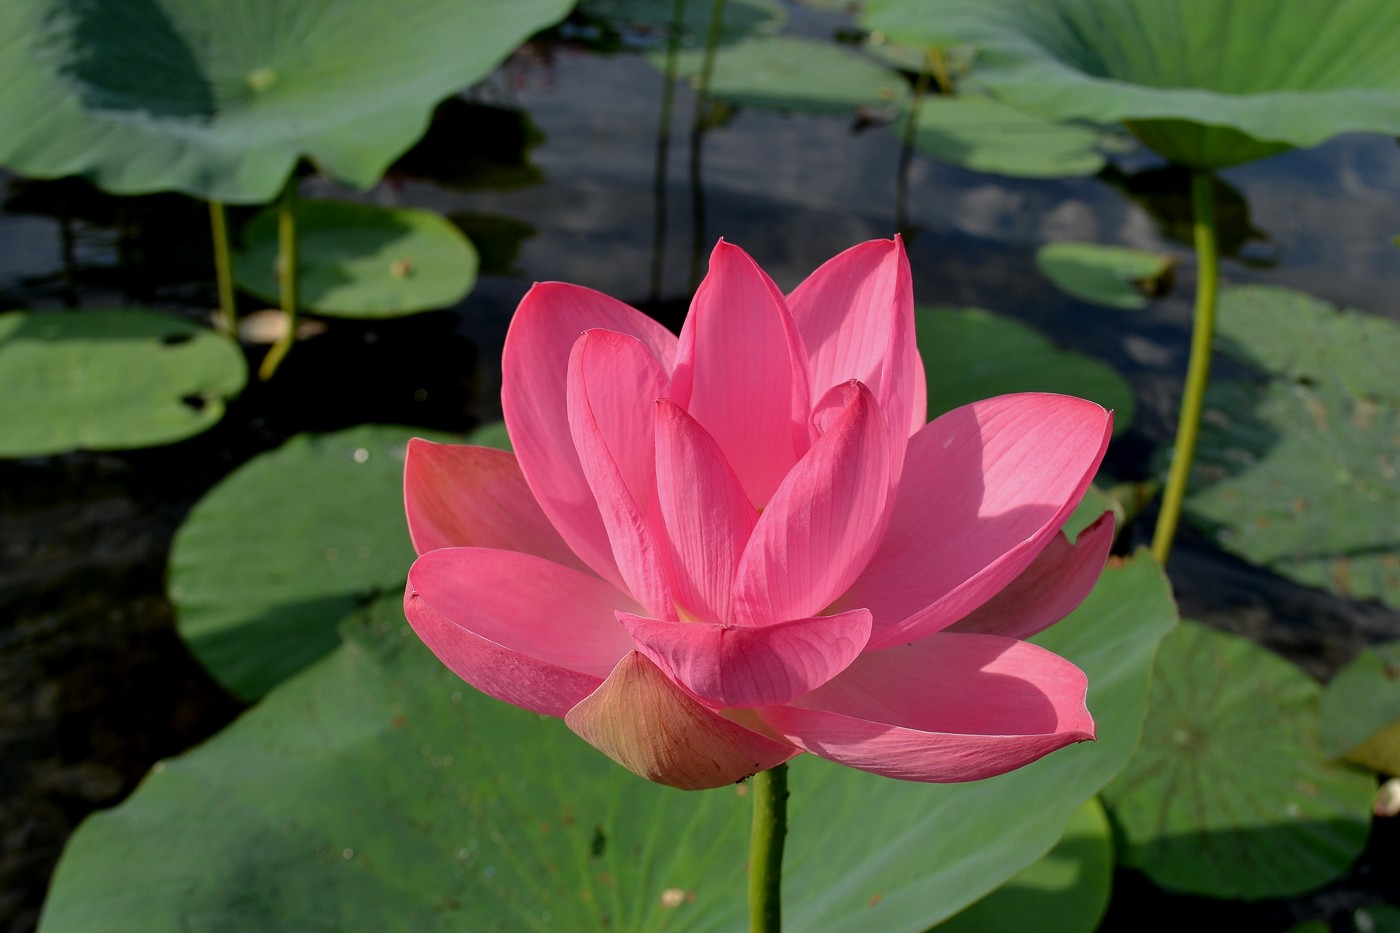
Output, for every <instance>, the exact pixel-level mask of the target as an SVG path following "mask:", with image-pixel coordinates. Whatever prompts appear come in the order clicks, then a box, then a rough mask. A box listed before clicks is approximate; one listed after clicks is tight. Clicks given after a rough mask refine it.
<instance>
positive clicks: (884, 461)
mask: <svg viewBox="0 0 1400 933" xmlns="http://www.w3.org/2000/svg"><path fill="white" fill-rule="evenodd" d="M828 397H829V398H831V399H836V400H839V402H840V404H839V405H832V406H828V405H827V404H826V402H825V401H824V402H823V403H820V404H819V405H818V409H819V412H825V413H829V414H830V415H831V418H830V422H829V427H828V428H827V430H826V431H825V433H824V434H822V436H821V437H820V438H819V439H818V440H817V442H816V443H815V444H814V445H812V449H811V450H809V451H808V452H807V455H806V456H805V457H803V458H802V460H801V461H800V462H799V463H798V464H797V465H796V466H795V467H793V468H792V470H791V472H789V473H788V475H787V477H786V478H785V479H784V480H783V485H782V486H781V487H779V489H778V491H777V492H776V493H775V494H774V496H773V501H772V502H770V503H769V505H768V508H767V509H765V510H764V512H763V514H762V515H761V516H760V517H759V520H758V524H757V525H755V526H754V530H753V534H752V535H751V536H750V537H749V543H748V546H747V547H746V548H745V549H744V554H743V556H742V557H741V558H740V560H739V568H738V571H737V573H736V574H735V578H734V612H735V621H737V622H740V623H742V624H746V625H762V624H767V623H770V622H777V621H781V620H784V619H802V618H806V617H808V616H812V615H816V614H818V613H819V612H820V611H821V610H822V609H823V608H824V607H826V606H827V605H828V604H829V603H830V602H831V601H832V600H833V599H834V598H835V597H836V596H837V595H839V594H840V593H841V591H842V590H844V589H845V588H846V587H847V586H849V585H850V584H851V581H852V580H854V579H855V578H856V577H857V575H858V574H860V572H861V571H862V570H863V569H864V567H865V564H866V562H867V561H868V560H869V559H870V556H871V554H873V553H874V552H875V548H876V545H877V544H878V543H879V541H880V533H881V531H882V530H883V528H884V525H885V523H886V521H887V519H888V515H889V508H888V506H889V459H888V456H889V444H888V440H887V435H886V433H885V424H884V418H883V417H882V415H881V413H880V410H879V408H878V407H877V406H876V404H875V400H874V399H873V398H872V397H871V395H870V390H869V389H867V388H865V386H863V385H861V384H860V383H858V382H855V381H854V380H853V381H852V382H850V383H849V384H847V385H844V386H838V387H836V388H835V389H832V390H831V392H830V393H828ZM845 608H851V609H854V608H860V607H858V606H855V605H850V606H847V607H845Z"/></svg>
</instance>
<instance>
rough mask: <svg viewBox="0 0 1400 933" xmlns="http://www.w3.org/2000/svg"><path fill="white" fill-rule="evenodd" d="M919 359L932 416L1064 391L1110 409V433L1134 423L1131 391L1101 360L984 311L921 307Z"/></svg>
mask: <svg viewBox="0 0 1400 933" xmlns="http://www.w3.org/2000/svg"><path fill="white" fill-rule="evenodd" d="M916 326H917V330H918V340H919V353H920V355H922V356H923V358H924V369H925V370H926V371H927V373H928V404H929V417H930V418H933V417H936V416H937V415H940V414H942V413H943V412H945V411H952V410H953V409H954V408H957V407H958V406H959V405H965V404H967V403H968V402H974V401H977V400H978V399H984V398H991V397H992V396H994V395H1004V394H1006V393H1008V392H1060V393H1063V394H1065V395H1077V396H1080V397H1081V398H1087V399H1091V400H1093V401H1095V402H1098V403H1099V404H1100V405H1102V406H1104V407H1105V408H1111V409H1113V413H1114V415H1113V432H1114V433H1115V434H1117V433H1119V432H1121V431H1123V430H1124V429H1125V428H1127V426H1128V425H1129V424H1131V423H1132V420H1133V409H1134V403H1133V392H1132V389H1131V388H1130V387H1129V386H1128V384H1127V382H1125V381H1124V379H1123V377H1122V376H1120V375H1118V373H1117V372H1116V371H1115V370H1114V369H1113V368H1112V367H1110V366H1108V365H1106V364H1104V363H1100V362H1099V361H1098V360H1095V359H1092V358H1091V357H1087V356H1084V355H1083V354H1080V353H1073V352H1070V351H1067V350H1061V349H1059V348H1057V347H1055V346H1054V344H1052V343H1051V342H1050V341H1049V340H1047V339H1046V338H1044V337H1042V336H1041V335H1040V334H1039V333H1037V332H1036V331H1035V330H1033V329H1031V328H1029V327H1027V326H1026V325H1024V324H1020V323H1018V322H1016V321H1013V320H1011V319H1009V318H1004V317H1001V316H999V315H996V314H993V313H991V312H990V311H983V310H982V309H980V308H948V307H937V308H920V309H919V310H918V312H917V325H916Z"/></svg>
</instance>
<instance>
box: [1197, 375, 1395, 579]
mask: <svg viewBox="0 0 1400 933" xmlns="http://www.w3.org/2000/svg"><path fill="white" fill-rule="evenodd" d="M1396 437H1400V406H1397V405H1395V404H1386V403H1381V402H1376V401H1373V400H1371V399H1367V398H1357V397H1355V396H1352V395H1350V394H1349V393H1347V392H1345V391H1344V390H1342V389H1339V388H1337V387H1336V386H1332V385H1315V386H1310V385H1306V384H1303V383H1295V382H1291V381H1284V380H1278V381H1273V382H1270V383H1268V384H1267V385H1264V386H1256V385H1252V384H1248V383H1240V382H1216V383H1213V384H1212V385H1211V386H1210V387H1209V389H1208V390H1207V392H1206V416H1205V419H1204V421H1203V423H1202V426H1201V435H1200V440H1199V443H1198V445H1197V448H1196V459H1195V462H1194V463H1193V464H1192V476H1191V481H1190V485H1189V487H1188V488H1189V489H1190V493H1189V495H1188V497H1187V500H1186V504H1185V509H1184V511H1183V515H1184V517H1185V518H1186V520H1187V521H1188V522H1190V523H1191V524H1192V525H1194V526H1196V527H1197V528H1200V529H1202V530H1204V531H1206V532H1207V533H1210V534H1213V535H1214V536H1215V539H1216V541H1217V542H1218V543H1219V544H1220V546H1221V547H1223V548H1225V549H1226V550H1228V551H1231V552H1233V553H1235V554H1238V555H1240V556H1241V557H1243V558H1244V559H1246V560H1248V561H1251V562H1253V563H1255V564H1259V565H1261V566H1264V567H1268V568H1269V569H1271V570H1273V571H1274V572H1276V573H1279V574H1282V575H1283V576H1286V577H1288V578H1290V579H1292V580H1297V581H1298V582H1300V583H1305V584H1308V585H1311V586H1320V587H1323V588H1325V589H1328V590H1331V591H1332V592H1335V593H1338V594H1340V595H1343V596H1348V597H1354V598H1360V599H1367V598H1370V599H1380V600H1381V601H1383V602H1386V603H1388V604H1390V605H1392V606H1400V485H1397V484H1396V482H1395V477H1396V475H1397V471H1400V449H1397V447H1396V444H1395V438H1396Z"/></svg>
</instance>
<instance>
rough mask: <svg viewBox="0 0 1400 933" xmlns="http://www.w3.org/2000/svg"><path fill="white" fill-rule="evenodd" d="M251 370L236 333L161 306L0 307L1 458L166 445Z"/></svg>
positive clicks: (202, 422) (216, 414)
mask: <svg viewBox="0 0 1400 933" xmlns="http://www.w3.org/2000/svg"><path fill="white" fill-rule="evenodd" d="M247 378H248V367H247V363H246V362H245V360H244V358H243V352H242V351H241V350H240V349H239V348H238V345H237V344H235V343H233V342H232V341H230V340H228V339H226V338H224V337H222V336H220V335H219V334H216V333H214V332H213V331H211V330H210V329H209V328H207V327H201V326H199V325H198V324H195V323H194V322H192V321H189V320H186V319H184V318H177V317H172V316H171V315H168V314H160V313H157V312H155V311H138V310H121V311H82V312H71V313H67V312H62V313H32V312H27V311H9V312H6V313H4V314H0V424H3V425H4V429H3V430H0V457H33V456H40V455H43V454H52V453H60V452H62V451H65V450H75V449H79V448H86V449H89V450H114V449H124V448H131V447H150V446H153V445H156V444H168V443H170V442H172V441H178V440H180V439H181V438H185V437H189V436H191V435H193V434H198V433H199V432H200V431H203V430H204V429H206V428H208V427H210V426H211V425H213V424H215V423H216V422H217V421H218V420H219V419H220V418H222V417H223V415H224V402H225V401H226V400H227V399H229V398H232V397H233V396H235V395H237V394H238V393H239V392H240V391H242V389H243V385H244V383H245V382H246V381H247Z"/></svg>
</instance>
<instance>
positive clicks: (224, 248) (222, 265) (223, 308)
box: [209, 201, 238, 339]
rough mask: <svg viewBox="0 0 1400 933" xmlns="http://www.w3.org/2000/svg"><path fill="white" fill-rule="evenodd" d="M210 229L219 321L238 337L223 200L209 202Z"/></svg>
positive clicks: (227, 330) (225, 329)
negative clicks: (212, 241) (212, 242)
mask: <svg viewBox="0 0 1400 933" xmlns="http://www.w3.org/2000/svg"><path fill="white" fill-rule="evenodd" d="M209 229H210V233H211V234H212V235H213V238H214V281H215V282H216V283H217V285H218V288H219V322H220V326H221V327H223V329H224V333H226V334H228V335H229V336H230V337H233V338H235V339H237V337H238V309H237V308H236V307H235V306H234V303H233V267H232V264H231V263H230V261H229V251H228V217H227V215H226V213H225V211H224V202H223V201H210V202H209Z"/></svg>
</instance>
